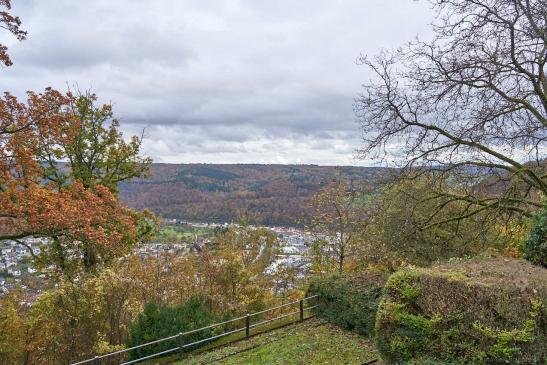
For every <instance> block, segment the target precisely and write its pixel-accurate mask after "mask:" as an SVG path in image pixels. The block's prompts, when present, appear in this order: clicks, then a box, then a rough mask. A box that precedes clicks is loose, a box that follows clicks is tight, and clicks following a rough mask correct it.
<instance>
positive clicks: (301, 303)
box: [300, 299, 304, 322]
mask: <svg viewBox="0 0 547 365" xmlns="http://www.w3.org/2000/svg"><path fill="white" fill-rule="evenodd" d="M300 322H304V299H300Z"/></svg>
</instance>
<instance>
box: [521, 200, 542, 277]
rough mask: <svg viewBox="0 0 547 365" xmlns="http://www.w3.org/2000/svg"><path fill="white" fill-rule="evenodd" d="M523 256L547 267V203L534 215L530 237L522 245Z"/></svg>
mask: <svg viewBox="0 0 547 365" xmlns="http://www.w3.org/2000/svg"><path fill="white" fill-rule="evenodd" d="M522 252H523V256H524V258H525V259H526V260H528V261H530V262H531V263H533V264H536V265H541V266H543V267H547V204H546V205H545V208H544V209H543V212H541V213H540V214H537V215H536V216H535V217H534V222H533V225H532V229H531V230H530V235H529V236H528V239H527V240H526V241H525V242H524V245H523V247H522Z"/></svg>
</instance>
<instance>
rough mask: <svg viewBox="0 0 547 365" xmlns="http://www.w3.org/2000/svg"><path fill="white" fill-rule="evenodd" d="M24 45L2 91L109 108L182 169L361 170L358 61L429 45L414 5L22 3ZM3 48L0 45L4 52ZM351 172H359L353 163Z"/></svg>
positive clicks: (151, 0)
mask: <svg viewBox="0 0 547 365" xmlns="http://www.w3.org/2000/svg"><path fill="white" fill-rule="evenodd" d="M13 10H14V12H15V13H16V14H17V15H19V16H20V17H21V18H22V20H23V24H24V26H25V29H26V30H28V32H29V39H28V40H27V41H24V42H21V43H14V42H13V41H11V43H8V45H9V46H10V50H11V52H12V58H13V60H14V62H15V65H14V66H13V67H11V68H7V69H3V70H1V71H0V72H2V79H1V80H0V89H1V90H0V91H3V90H10V91H12V92H15V93H16V94H18V95H22V94H23V93H24V91H25V90H40V89H43V88H44V87H46V86H53V87H56V88H59V89H64V88H66V86H67V85H69V86H73V85H78V87H80V88H83V89H86V88H89V87H92V88H93V91H94V92H96V93H97V94H98V95H99V96H100V97H101V100H103V101H105V102H112V103H113V104H114V111H115V113H116V115H117V116H118V117H119V119H120V120H121V121H122V126H123V128H124V129H125V131H126V132H127V133H136V132H139V131H140V130H141V129H142V128H143V127H146V128H147V133H148V134H149V135H150V137H149V139H148V140H147V142H146V148H147V151H148V153H150V154H151V155H152V157H153V158H155V159H156V160H161V161H169V162H176V161H177V159H178V160H180V161H181V162H182V161H184V162H192V161H193V162H222V158H224V159H225V161H226V162H238V161H240V162H268V161H271V162H281V161H285V162H298V161H299V162H313V163H322V161H323V163H325V164H327V163H330V164H332V163H335V162H336V161H339V162H340V163H345V164H347V163H350V162H351V163H358V162H357V161H355V160H353V151H354V150H355V149H356V148H358V147H359V134H360V131H359V128H358V125H357V124H356V123H355V122H354V115H353V113H352V109H351V105H352V102H353V98H354V96H355V95H356V94H357V93H358V92H359V89H360V85H361V83H362V82H364V81H366V80H367V79H368V77H369V75H368V74H367V72H366V70H365V69H364V68H361V67H358V66H356V65H355V62H354V61H355V58H356V57H357V56H358V55H359V54H360V53H370V54H374V53H377V51H378V49H379V48H380V47H388V48H390V47H395V46H398V45H401V44H403V43H404V42H405V41H407V40H410V39H411V38H413V37H414V36H415V35H416V34H418V33H419V34H421V35H424V34H425V35H427V29H428V26H427V24H428V23H429V21H430V19H431V12H430V11H429V10H428V9H427V3H424V2H420V3H416V2H414V1H411V0H390V1H381V0H366V1H362V0H346V1H327V0H313V1H312V0H303V1H298V2H295V1H288V0H279V1H266V0H264V1H256V0H214V1H202V0H185V1H168V0H146V1H145V0H143V1H130V0H117V1H110V0H97V1H92V2H89V1H83V0H78V1H69V0H49V1H47V2H46V1H40V0H21V1H19V2H15V3H14V9H13ZM0 41H3V38H1V39H0ZM352 161H353V162H352Z"/></svg>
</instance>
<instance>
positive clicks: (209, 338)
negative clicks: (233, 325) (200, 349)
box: [182, 327, 245, 348]
mask: <svg viewBox="0 0 547 365" xmlns="http://www.w3.org/2000/svg"><path fill="white" fill-rule="evenodd" d="M244 330H245V327H242V328H238V329H236V330H233V331H229V332H224V333H221V334H220V335H216V336H212V337H208V338H204V339H203V340H199V341H196V342H192V343H189V344H186V345H183V346H182V348H186V347H191V346H194V345H198V344H200V343H203V342H207V341H210V340H216V339H217V338H221V337H224V336H228V335H231V334H234V333H237V332H241V331H244Z"/></svg>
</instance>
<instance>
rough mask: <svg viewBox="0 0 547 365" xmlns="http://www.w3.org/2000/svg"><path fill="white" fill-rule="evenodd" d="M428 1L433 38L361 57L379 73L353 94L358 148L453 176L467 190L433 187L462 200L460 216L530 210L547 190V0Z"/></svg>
mask: <svg viewBox="0 0 547 365" xmlns="http://www.w3.org/2000/svg"><path fill="white" fill-rule="evenodd" d="M431 3H432V5H433V7H434V9H435V10H436V11H437V18H436V21H435V22H434V24H433V31H434V37H433V39H432V40H431V41H421V40H417V41H414V42H412V43H410V44H409V45H408V46H406V47H404V48H401V49H399V50H397V51H393V52H392V51H383V52H382V53H381V54H380V55H378V56H376V57H373V58H370V57H362V58H361V59H360V61H361V62H362V63H363V64H365V65H367V66H368V67H369V68H370V69H371V70H372V71H373V72H374V74H375V76H376V77H375V79H373V80H372V81H371V82H369V83H368V84H366V85H364V90H363V93H362V94H361V95H360V97H359V98H358V100H357V101H356V103H355V110H356V113H357V115H358V118H359V120H360V122H361V125H362V127H363V129H364V132H365V134H364V137H363V138H364V146H363V148H362V150H361V152H362V153H363V154H365V155H371V156H375V157H380V158H384V159H386V158H387V159H393V160H395V161H397V162H398V163H400V165H402V166H403V167H405V168H406V169H407V171H409V172H412V173H413V174H414V175H415V174H416V173H418V174H419V173H420V172H421V171H431V170H436V171H438V172H439V174H441V175H450V176H452V177H453V178H454V179H455V182H457V183H458V184H459V185H460V186H464V187H466V189H465V191H462V192H461V193H458V194H453V193H447V192H443V191H442V189H441V188H440V186H435V184H433V185H432V189H434V190H436V191H437V193H438V194H442V195H443V196H445V197H447V198H449V200H451V201H462V202H464V203H465V204H464V205H463V209H461V211H460V212H459V214H456V215H455V217H453V218H455V219H465V218H468V217H469V216H471V215H474V214H478V213H480V212H482V211H484V210H486V209H501V210H503V211H506V212H507V211H509V212H518V213H519V214H522V215H525V216H531V215H532V214H533V212H534V211H536V210H537V209H540V208H541V207H542V202H541V200H542V197H545V195H546V194H547V173H546V161H545V157H546V143H545V140H546V138H547V76H546V71H545V63H546V62H547V32H546V31H545V30H546V29H547V24H546V21H547V17H546V13H547V3H546V2H545V0H526V1H525V0H485V1H476V0H432V1H431ZM440 181H444V179H440ZM479 182H480V184H479ZM443 222H444V221H443V220H440V221H438V222H433V223H437V224H441V223H443Z"/></svg>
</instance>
